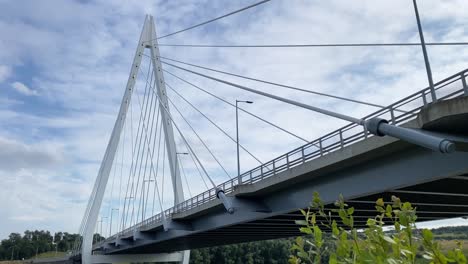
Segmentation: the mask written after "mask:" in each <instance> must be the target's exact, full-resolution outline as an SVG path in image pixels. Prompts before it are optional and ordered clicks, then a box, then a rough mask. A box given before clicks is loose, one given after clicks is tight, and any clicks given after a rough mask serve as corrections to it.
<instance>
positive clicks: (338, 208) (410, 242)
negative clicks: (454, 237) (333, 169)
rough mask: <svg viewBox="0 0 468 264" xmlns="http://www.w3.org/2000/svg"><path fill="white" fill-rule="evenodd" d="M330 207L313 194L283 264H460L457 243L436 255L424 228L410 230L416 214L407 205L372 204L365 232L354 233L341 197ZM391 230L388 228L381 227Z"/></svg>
mask: <svg viewBox="0 0 468 264" xmlns="http://www.w3.org/2000/svg"><path fill="white" fill-rule="evenodd" d="M334 205H335V208H333V209H327V208H325V204H324V203H323V201H322V200H321V199H320V196H319V194H318V193H314V196H313V200H312V203H311V206H310V207H309V208H308V209H307V210H301V212H302V214H303V215H304V217H305V220H299V221H296V224H299V225H302V227H301V228H300V231H301V232H302V233H304V234H306V235H308V236H307V237H306V238H303V237H298V238H296V241H295V243H294V245H293V246H292V248H291V251H292V253H293V255H292V256H291V257H290V259H289V263H291V264H297V263H316V264H319V263H327V262H328V263H330V264H334V263H389V264H398V263H405V264H406V263H434V264H445V263H466V262H467V261H466V256H465V255H464V254H463V252H462V250H461V249H462V244H461V243H458V244H457V247H456V248H455V249H452V250H449V251H448V252H445V253H444V252H442V251H441V247H440V244H439V243H438V242H436V241H434V237H433V234H432V232H431V231H430V230H428V229H422V230H419V229H417V228H416V225H415V223H416V220H417V215H416V209H415V208H414V207H413V206H412V205H411V204H410V203H409V202H401V201H400V199H399V198H397V197H395V196H392V200H391V202H389V203H385V202H384V200H383V199H378V200H377V201H376V203H375V209H376V216H375V217H374V218H369V219H367V222H366V225H365V226H366V227H365V228H362V226H361V228H359V229H358V228H356V226H355V222H354V216H353V214H354V208H353V207H349V206H348V205H347V204H346V203H345V202H344V199H343V197H342V196H340V198H339V199H338V201H336V202H335V204H334ZM384 226H392V227H393V228H388V227H387V228H384Z"/></svg>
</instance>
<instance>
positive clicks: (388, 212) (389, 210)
mask: <svg viewBox="0 0 468 264" xmlns="http://www.w3.org/2000/svg"><path fill="white" fill-rule="evenodd" d="M385 215H386V216H387V217H392V206H391V205H389V204H387V207H385Z"/></svg>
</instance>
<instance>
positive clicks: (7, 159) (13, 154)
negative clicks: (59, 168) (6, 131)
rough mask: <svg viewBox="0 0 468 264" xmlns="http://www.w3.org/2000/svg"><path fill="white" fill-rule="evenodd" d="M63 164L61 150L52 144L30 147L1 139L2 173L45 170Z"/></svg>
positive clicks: (0, 161)
mask: <svg viewBox="0 0 468 264" xmlns="http://www.w3.org/2000/svg"><path fill="white" fill-rule="evenodd" d="M61 162H63V158H62V157H61V150H60V149H58V148H56V147H55V148H54V147H53V146H51V144H45V145H44V144H35V145H30V144H29V145H28V144H24V143H21V142H18V141H15V140H11V139H7V138H2V137H0V171H19V170H21V169H44V168H50V167H52V166H54V165H57V164H59V163H61Z"/></svg>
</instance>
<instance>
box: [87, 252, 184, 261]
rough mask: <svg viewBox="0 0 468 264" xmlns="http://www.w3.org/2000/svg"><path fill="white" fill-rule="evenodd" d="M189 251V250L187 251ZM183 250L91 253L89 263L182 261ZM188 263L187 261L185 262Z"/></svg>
mask: <svg viewBox="0 0 468 264" xmlns="http://www.w3.org/2000/svg"><path fill="white" fill-rule="evenodd" d="M188 252H189V253H190V251H188ZM184 255H185V251H184V252H175V253H160V254H123V255H92V257H91V263H93V264H94V263H148V262H156V263H157V262H181V263H185V262H183V260H184ZM186 263H188V261H187V262H186Z"/></svg>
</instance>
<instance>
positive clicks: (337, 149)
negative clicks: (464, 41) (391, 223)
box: [95, 71, 468, 254]
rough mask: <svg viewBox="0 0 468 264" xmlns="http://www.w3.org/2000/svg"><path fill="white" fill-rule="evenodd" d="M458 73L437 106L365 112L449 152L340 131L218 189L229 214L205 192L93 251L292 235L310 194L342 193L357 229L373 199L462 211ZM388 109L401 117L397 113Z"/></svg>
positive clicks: (440, 213)
mask: <svg viewBox="0 0 468 264" xmlns="http://www.w3.org/2000/svg"><path fill="white" fill-rule="evenodd" d="M465 74H466V71H463V72H461V73H458V74H456V75H454V76H451V77H449V78H447V79H445V80H443V81H441V82H439V83H438V84H437V87H438V88H437V89H438V92H441V91H443V93H442V94H443V96H440V97H439V98H442V100H441V101H439V102H437V103H433V104H431V105H428V104H427V102H426V100H425V99H424V98H426V96H427V93H428V90H427V89H425V90H422V91H421V92H419V93H416V94H414V95H412V96H409V97H407V98H405V99H403V100H401V101H399V102H397V103H395V104H392V105H391V106H389V108H387V109H383V110H379V111H377V112H376V113H374V114H372V115H370V116H369V117H373V116H385V115H388V116H389V117H390V118H389V120H390V121H391V122H393V123H395V124H398V125H401V126H406V127H411V128H415V129H424V130H428V131H434V132H436V133H444V136H446V137H451V139H452V140H453V141H455V142H456V144H457V150H458V151H457V152H455V153H452V154H441V153H436V152H432V151H430V150H427V149H423V148H421V147H418V146H415V145H411V144H408V143H406V142H402V141H400V140H397V139H394V138H390V137H383V138H378V137H372V136H369V135H368V134H367V133H366V132H365V131H361V130H360V131H356V129H359V127H356V126H353V125H348V126H345V127H344V128H341V129H339V130H337V131H334V132H332V133H330V134H328V135H326V136H324V137H321V138H320V139H318V140H316V141H313V142H311V143H309V144H307V145H305V146H303V147H301V148H298V149H296V150H294V151H292V152H290V153H287V154H285V155H283V156H281V157H279V158H277V159H275V160H273V161H271V162H269V163H266V164H264V165H262V166H260V167H258V168H255V169H254V170H251V171H249V172H247V173H245V174H243V182H242V185H239V186H235V183H234V182H232V181H231V182H226V183H224V184H222V185H221V187H222V188H223V189H225V190H226V193H228V194H229V196H230V197H231V199H232V201H233V203H234V204H235V205H236V212H235V213H234V214H232V215H230V214H227V213H226V212H225V210H224V208H223V207H222V205H221V203H220V202H219V201H218V200H217V199H216V198H213V194H214V193H211V192H212V191H209V192H207V193H203V194H201V195H199V196H196V197H194V198H192V199H190V200H188V201H185V202H183V203H182V204H179V205H178V206H176V207H174V208H171V209H170V210H168V211H166V212H165V214H166V216H167V218H168V219H169V223H168V227H169V230H167V231H164V230H163V228H162V227H163V226H162V221H161V215H156V216H154V217H152V218H150V219H148V220H146V221H144V222H142V223H140V224H138V225H136V226H135V227H132V228H130V229H127V230H124V231H123V232H121V233H119V234H117V235H116V236H113V237H110V238H108V239H107V240H105V241H104V242H102V243H100V244H97V245H95V249H96V250H102V251H103V253H105V254H122V253H126V254H127V253H150V252H151V253H157V252H170V251H176V250H183V249H193V248H198V247H205V246H213V245H221V244H230V243H237V242H245V241H254V240H262V239H272V238H280V237H289V236H296V235H299V234H300V233H299V232H298V226H296V225H295V223H294V220H296V219H302V216H301V214H300V213H299V212H298V208H306V207H307V206H308V204H309V203H310V200H311V198H312V193H313V192H314V191H318V192H319V193H320V194H321V197H322V199H323V200H324V201H325V202H326V203H327V204H331V203H333V201H334V200H335V199H336V198H337V197H338V195H339V194H343V196H344V197H345V198H346V200H347V201H348V204H350V205H351V206H354V207H355V209H356V210H355V217H356V223H357V224H358V226H363V225H364V224H365V219H366V218H368V217H372V216H375V212H374V211H373V204H374V203H375V200H376V199H377V198H380V197H382V198H384V199H386V200H387V201H389V200H390V196H391V195H396V196H398V197H400V198H401V199H402V200H405V201H410V202H412V203H413V204H414V205H416V206H417V208H418V212H419V213H418V220H419V221H430V220H437V219H446V218H452V217H460V216H463V215H468V188H467V187H468V162H467V160H468V153H467V152H464V150H466V149H467V147H466V146H467V143H468V140H467V138H468V126H466V125H464V124H467V122H468V97H465V96H464V90H463V87H460V86H454V87H451V86H453V84H454V83H458V84H461V82H460V78H465V77H464V75H465ZM457 76H460V78H458V77H457ZM461 76H463V77H461ZM449 87H450V89H449ZM442 88H443V89H442ZM444 89H447V90H444ZM416 100H421V102H420V103H415V101H416ZM405 108H406V109H405ZM397 109H400V110H401V109H405V110H406V111H408V110H410V111H408V112H406V113H404V114H399V115H396V114H395V113H396V110H397ZM353 130H354V132H353V133H350V131H353ZM317 146H318V148H317Z"/></svg>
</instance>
